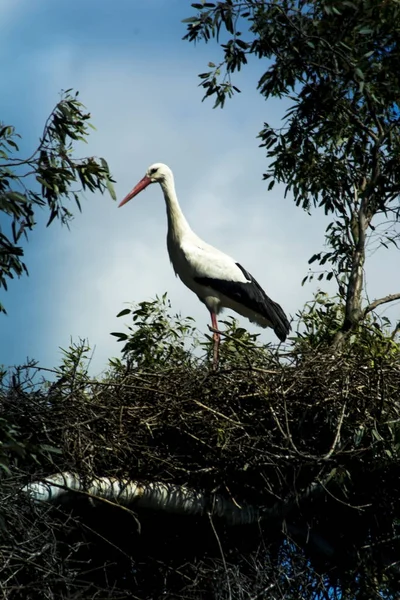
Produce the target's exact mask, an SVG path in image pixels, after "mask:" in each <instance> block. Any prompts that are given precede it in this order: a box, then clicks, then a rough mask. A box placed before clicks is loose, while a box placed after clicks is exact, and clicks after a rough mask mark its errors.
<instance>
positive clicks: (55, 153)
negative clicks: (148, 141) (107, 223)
mask: <svg viewBox="0 0 400 600" xmlns="http://www.w3.org/2000/svg"><path fill="white" fill-rule="evenodd" d="M89 119H90V114H89V113H87V112H86V110H85V107H84V106H83V104H81V102H80V101H79V100H78V93H76V94H72V93H71V90H67V91H65V92H64V93H63V94H62V96H61V100H60V101H59V102H58V103H57V105H56V106H55V108H54V110H53V111H52V113H51V114H50V116H49V118H48V119H47V121H46V124H45V126H44V130H43V133H42V136H41V138H40V141H39V145H38V147H37V148H36V150H35V151H34V152H33V153H32V154H31V155H30V156H29V157H28V158H20V157H19V156H14V154H17V153H18V152H19V148H18V144H17V140H18V138H19V137H20V136H19V135H18V134H17V133H16V132H15V130H14V128H13V127H12V126H10V125H4V124H1V123H0V211H1V212H2V213H3V216H4V218H3V219H2V226H1V228H0V288H4V289H5V290H7V279H13V278H14V276H18V277H20V276H21V275H23V274H24V273H28V270H27V267H26V264H25V262H24V261H23V255H24V251H23V248H22V247H21V241H22V239H23V238H26V239H27V237H28V233H29V232H30V231H31V230H32V229H33V227H34V226H35V224H36V223H35V216H36V214H37V211H38V209H39V208H43V207H45V208H46V209H47V210H48V214H49V218H48V221H47V225H50V224H51V223H52V221H53V220H54V219H60V221H61V222H62V223H63V224H67V223H68V221H69V220H70V219H71V218H72V213H71V210H70V208H69V206H68V201H69V200H70V199H73V200H74V201H75V203H76V205H77V207H78V209H79V210H81V203H80V195H81V192H82V191H86V190H88V191H90V192H95V191H100V192H101V193H103V192H104V191H105V190H106V189H108V191H109V192H110V194H111V196H112V198H113V199H114V200H115V199H116V198H115V192H114V189H113V185H112V181H113V180H112V179H111V176H110V172H109V169H108V165H107V163H106V161H105V160H104V159H103V158H100V159H97V158H95V157H88V158H75V157H74V155H73V152H74V144H76V143H77V142H86V141H87V137H88V135H89V127H92V128H93V126H92V125H91V123H90V121H89ZM35 182H36V183H35ZM37 184H38V185H37ZM0 312H5V309H4V307H3V305H1V304H0Z"/></svg>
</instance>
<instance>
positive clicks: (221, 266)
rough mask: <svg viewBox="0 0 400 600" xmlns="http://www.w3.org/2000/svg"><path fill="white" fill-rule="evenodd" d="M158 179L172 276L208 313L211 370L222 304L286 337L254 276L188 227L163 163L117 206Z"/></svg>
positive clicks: (275, 307) (281, 317)
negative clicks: (212, 336)
mask: <svg viewBox="0 0 400 600" xmlns="http://www.w3.org/2000/svg"><path fill="white" fill-rule="evenodd" d="M156 182H158V183H159V184H160V185H161V188H162V190H163V192H164V198H165V204H166V207H167V217H168V234H167V247H168V253H169V258H170V260H171V263H172V266H173V268H174V271H175V274H176V275H178V276H179V277H180V279H181V280H182V281H183V283H184V284H185V285H186V286H187V287H188V288H189V289H190V290H192V291H193V292H194V293H195V294H197V296H198V298H199V300H200V301H201V302H203V303H204V304H205V305H206V307H207V308H208V310H209V311H210V314H211V322H212V328H213V330H214V368H217V365H218V348H219V342H220V334H219V333H218V323H217V315H218V314H219V313H220V312H221V310H222V309H223V308H230V309H232V310H234V311H236V312H237V313H239V315H242V316H243V317H246V318H247V319H249V320H250V321H251V322H252V323H257V325H260V326H261V327H264V328H265V327H272V328H273V330H274V332H275V333H276V335H277V336H278V338H279V339H280V340H281V341H282V342H283V341H285V339H286V336H287V335H288V333H289V331H290V325H289V321H288V319H287V317H286V315H285V313H284V312H283V310H282V308H281V307H280V305H279V304H277V303H276V302H274V301H273V300H271V298H269V297H268V296H267V294H266V293H265V292H264V290H263V289H262V287H261V286H260V285H259V284H258V283H257V281H256V280H255V279H254V277H252V275H250V273H249V272H248V271H246V269H244V268H243V267H242V266H241V265H240V264H239V263H238V262H236V261H235V260H234V259H233V258H231V257H230V256H228V255H227V254H224V253H223V252H221V251H220V250H217V249H216V248H214V247H213V246H210V245H209V244H207V243H206V242H203V240H201V239H200V238H199V237H198V236H197V235H196V234H195V233H194V232H193V231H192V229H191V228H190V226H189V223H188V222H187V220H186V219H185V216H184V214H183V212H182V210H181V207H180V206H179V202H178V198H177V196H176V192H175V183H174V176H173V174H172V171H171V169H170V168H169V167H167V165H164V164H162V163H155V164H154V165H151V167H149V168H148V169H147V173H146V175H145V176H144V177H143V179H141V180H140V181H139V183H138V184H137V185H136V186H135V187H134V188H133V190H132V191H131V192H130V193H129V194H128V195H127V196H126V197H125V198H124V199H123V200H122V202H121V203H120V204H119V206H123V205H124V204H126V203H127V202H129V200H131V199H132V198H133V197H134V196H136V195H137V194H139V192H141V191H142V190H144V189H145V188H146V187H147V186H148V185H150V184H151V183H156Z"/></svg>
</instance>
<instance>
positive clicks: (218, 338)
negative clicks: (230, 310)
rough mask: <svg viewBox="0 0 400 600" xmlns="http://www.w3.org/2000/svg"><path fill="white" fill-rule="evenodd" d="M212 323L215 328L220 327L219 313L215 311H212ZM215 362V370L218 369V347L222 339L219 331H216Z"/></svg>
mask: <svg viewBox="0 0 400 600" xmlns="http://www.w3.org/2000/svg"><path fill="white" fill-rule="evenodd" d="M211 323H212V326H213V329H218V321H217V315H216V314H215V313H213V312H212V313H211ZM213 337H214V362H213V369H214V371H216V370H217V368H218V349H219V343H220V341H221V336H220V334H219V333H217V332H216V331H214V335H213Z"/></svg>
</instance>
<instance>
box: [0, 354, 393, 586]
mask: <svg viewBox="0 0 400 600" xmlns="http://www.w3.org/2000/svg"><path fill="white" fill-rule="evenodd" d="M249 362H250V363H251V364H250V366H248V363H249ZM254 365H257V366H254ZM399 389H400V368H399V364H398V362H397V363H396V361H394V360H393V359H391V360H389V359H388V360H386V359H385V358H380V359H376V358H375V359H371V358H365V356H359V355H357V354H353V355H345V354H341V355H338V356H334V355H332V353H331V352H319V353H317V352H315V353H311V354H309V355H308V356H307V357H304V356H303V357H302V358H301V359H300V358H299V357H298V356H296V355H295V354H292V355H287V356H286V357H285V360H284V363H282V362H280V361H278V359H277V356H276V354H275V353H269V352H263V353H262V356H258V358H257V359H256V360H250V361H249V360H248V357H247V359H246V360H245V361H238V362H236V363H235V361H233V362H232V365H231V366H230V367H229V364H226V365H225V367H224V368H222V369H221V370H220V371H219V372H217V373H213V372H211V371H210V370H209V367H208V365H207V364H196V363H195V362H192V363H187V364H175V365H172V366H168V364H164V365H163V366H159V367H156V366H154V367H153V368H151V369H144V368H143V367H138V366H134V367H132V366H131V367H129V366H126V367H124V368H120V369H118V370H115V372H113V373H112V374H110V375H108V376H107V377H104V378H103V380H101V381H91V380H90V379H89V378H88V377H87V376H84V375H82V374H81V375H79V376H78V375H77V373H75V375H74V376H72V375H71V376H68V377H65V376H64V378H61V379H60V380H59V381H58V382H57V383H56V384H53V385H52V386H50V387H49V386H48V385H47V386H36V387H32V385H31V384H30V382H29V377H27V378H26V379H25V380H24V381H22V380H21V377H14V381H10V386H9V387H8V388H6V387H5V388H4V389H3V395H2V399H1V412H2V415H3V417H4V428H5V429H6V424H7V423H14V424H15V425H16V427H15V430H14V431H13V432H12V434H10V433H9V431H8V435H9V438H10V435H11V437H12V439H13V440H14V442H15V443H14V442H13V443H12V444H11V445H10V447H9V448H8V449H7V451H5V452H4V461H5V460H6V458H7V457H9V461H10V463H9V467H10V469H11V471H10V472H8V471H6V472H5V473H4V475H3V487H2V515H3V521H4V528H7V529H4V540H5V541H4V546H3V548H2V550H3V559H2V560H3V565H2V569H3V573H2V576H1V579H2V581H3V582H7V583H3V584H2V585H3V591H4V593H5V594H6V596H7V597H11V591H10V590H12V594H13V595H14V597H21V598H27V597H41V598H44V597H48V598H50V597H57V598H58V597H74V598H75V597H92V596H93V597H94V594H95V590H96V589H100V588H101V589H107V590H108V592H107V593H109V594H110V596H105V595H103V596H102V597H113V598H117V597H119V596H118V594H119V593H120V594H121V597H140V598H151V597H158V596H159V595H161V594H162V593H164V594H167V597H171V598H172V597H173V598H176V597H179V595H180V594H181V593H182V594H183V591H182V590H185V597H193V598H206V597H210V598H214V597H215V598H217V597H218V598H224V597H229V593H230V594H231V597H233V596H232V594H233V591H232V590H233V589H234V588H235V585H236V583H235V582H237V586H236V588H235V589H236V590H242V592H239V591H236V592H235V593H236V595H235V596H234V597H238V598H239V597H243V598H245V597H252V596H251V594H253V595H254V597H257V596H256V595H257V593H261V590H262V589H266V587H267V586H268V585H270V586H272V587H271V589H272V588H273V587H274V586H276V585H278V584H277V581H278V580H279V581H280V584H279V585H280V587H279V589H280V590H281V592H280V593H281V594H282V595H281V596H279V595H276V598H284V597H288V598H289V596H285V595H283V594H284V591H282V590H283V588H282V586H283V587H285V586H284V584H283V583H282V573H284V572H286V571H285V569H286V570H287V569H289V568H290V569H292V570H294V571H296V569H297V571H298V573H300V575H297V576H296V577H298V579H297V580H296V577H293V578H292V580H290V581H291V583H286V584H285V585H286V587H287V591H288V593H289V589H292V588H291V586H294V587H293V590H294V589H295V588H296V585H299V586H300V583H301V584H302V585H303V589H304V585H305V583H304V578H306V579H307V581H308V585H309V588H307V589H309V595H308V596H307V595H304V598H308V597H309V598H312V597H313V596H312V591H313V590H314V592H315V593H316V591H315V590H317V589H326V588H325V587H324V586H332V585H335V584H336V583H337V582H338V581H339V582H340V583H341V584H342V585H344V584H345V583H346V582H347V586H348V587H347V589H350V588H351V586H352V585H356V586H357V585H360V584H359V583H357V584H356V583H355V581H356V580H357V577H355V575H354V574H355V573H357V572H358V573H360V575H362V576H363V578H364V581H367V583H368V578H369V577H370V576H371V580H372V579H373V578H374V581H375V582H376V581H379V582H380V583H381V584H382V585H383V583H382V582H384V584H385V585H389V584H390V582H391V581H392V582H393V581H396V580H397V561H398V552H399V550H400V547H399V544H398V542H397V540H396V536H397V535H398V531H397V519H399V517H400V466H399V461H398V458H399V454H400V450H399V448H400V429H399V418H400V417H399V411H400V402H399ZM13 444H14V446H13ZM18 444H20V445H21V448H20V449H18ZM4 461H3V462H4ZM57 471H61V472H63V471H74V472H77V473H79V474H80V475H81V476H82V477H87V479H88V481H89V480H90V479H91V478H93V477H94V476H110V477H118V478H130V479H133V480H141V481H143V482H152V481H158V482H166V483H174V484H179V485H183V486H187V487H189V488H193V489H195V490H200V491H203V492H205V493H207V494H210V497H211V495H212V494H215V493H218V494H221V495H223V496H225V497H227V498H230V499H232V500H233V501H234V502H235V503H237V505H239V506H241V505H252V506H256V507H258V508H259V509H260V510H261V512H262V514H263V518H262V519H261V521H260V522H259V523H257V524H255V525H254V526H252V527H243V526H239V527H236V528H233V529H232V528H229V527H226V526H225V525H224V523H223V522H221V523H218V522H217V523H215V522H214V523H212V522H210V521H209V520H207V519H206V518H204V519H201V518H193V519H190V518H188V517H179V516H171V515H165V514H163V513H162V512H161V513H157V514H149V513H148V512H146V511H143V512H142V513H140V514H137V515H136V518H133V516H132V514H130V513H129V512H127V511H122V510H121V509H119V508H118V507H116V508H112V507H110V506H108V505H102V504H101V503H100V504H99V503H95V506H93V503H91V502H90V501H88V498H87V497H85V496H84V495H83V496H80V495H78V494H76V495H75V496H74V498H73V501H72V502H71V503H70V504H69V505H67V507H55V508H51V507H48V506H45V507H42V506H33V505H32V504H31V503H30V502H29V500H28V499H27V498H26V497H24V496H23V494H21V493H20V489H21V486H22V484H23V483H26V481H27V479H30V480H37V479H40V478H43V477H45V476H46V475H50V474H52V473H54V472H57ZM10 499H12V502H11V501H10ZM71 509H73V512H72V513H70V511H71ZM132 510H135V509H134V507H132ZM68 515H69V516H68ZM138 521H139V522H140V524H141V533H139V532H138ZM244 531H247V533H244ZM93 544H95V545H93ZM94 548H95V549H94ZM267 549H268V552H267V554H266V551H267ZM260 552H261V554H262V559H261V558H260ZM282 553H284V554H285V556H286V558H285V559H284V560H283V558H282V556H283V554H282ZM85 561H86V562H85ZM282 561H283V562H282ZM295 563H296V565H297V566H296V567H295V566H294V564H295ZM106 564H108V566H107V567H105V566H104V565H106ZM243 565H245V566H243ZM369 565H373V569H372V567H371V569H370V571H368V569H369ZM214 571H215V572H217V571H220V576H218V577H214V576H213V577H210V574H211V573H213V572H214ZM372 572H373V576H372V575H371V573H372ZM99 573H101V575H99ZM301 573H303V574H302V575H301ZM310 573H311V574H310ZM318 573H319V575H317V574H318ZM286 575H287V573H286ZM279 578H280V579H279ZM286 579H287V581H288V582H289V578H288V577H286ZM274 582H275V583H274ZM388 582H389V583H388ZM93 586H94V587H93ZM96 586H97V587H96ZM318 586H320V587H318ZM349 586H350V587H349ZM300 587H301V586H300ZM300 587H299V588H298V589H300ZM217 588H218V590H217ZM124 589H125V590H126V589H129V590H130V592H129V593H132V596H130V595H128V596H126V595H125V596H124V594H125V593H127V592H126V591H125V592H123V590H124ZM229 589H230V591H229ZM285 589H286V588H285ZM296 589H297V588H296ZM388 589H389V588H388ZM43 590H44V591H43ZM57 590H58V592H57ZM118 590H120V591H119V592H118ZM121 590H122V591H121ZM216 590H217V591H216ZM244 590H247V591H248V593H249V594H248V595H246V594H245V592H244ZM293 590H292V592H293ZM314 592H313V593H314ZM240 593H243V594H244V595H242V596H241V595H240ZM276 593H277V594H278V592H276ZM285 593H286V592H285ZM293 593H294V592H293ZM302 593H304V594H305V592H302ZM388 593H389V592H388ZM7 594H10V595H9V596H8V595H7ZM52 594H54V595H52ZM57 594H58V595H57ZM103 594H105V592H103ZM135 594H136V596H135ZM168 594H172V595H169V596H168ZM271 594H272V591H271ZM271 597H274V596H272V595H271ZM388 597H389V596H388Z"/></svg>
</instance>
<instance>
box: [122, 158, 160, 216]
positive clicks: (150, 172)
mask: <svg viewBox="0 0 400 600" xmlns="http://www.w3.org/2000/svg"><path fill="white" fill-rule="evenodd" d="M171 178H172V171H171V169H170V168H169V167H167V165H164V164H163V163H154V165H151V166H150V167H149V168H148V169H147V171H146V175H145V176H144V177H143V179H141V180H140V181H139V183H137V184H136V185H135V187H134V188H133V190H132V191H131V192H129V194H128V195H127V196H125V198H124V199H123V200H122V202H121V203H120V204H119V206H123V205H124V204H126V203H127V202H129V200H132V198H134V197H135V196H136V195H137V194H139V192H141V191H142V190H144V189H145V188H147V186H148V185H150V183H156V182H158V183H159V184H161V185H163V184H164V183H166V182H167V180H168V179H171Z"/></svg>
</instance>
